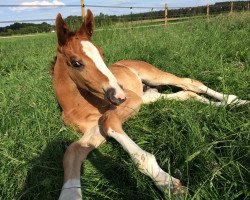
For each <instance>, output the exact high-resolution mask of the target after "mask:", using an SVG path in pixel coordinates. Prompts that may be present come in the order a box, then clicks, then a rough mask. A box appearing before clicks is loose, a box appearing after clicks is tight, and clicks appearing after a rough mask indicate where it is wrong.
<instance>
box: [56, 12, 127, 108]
mask: <svg viewBox="0 0 250 200" xmlns="http://www.w3.org/2000/svg"><path fill="white" fill-rule="evenodd" d="M56 31H57V38H58V45H59V48H58V52H59V53H60V54H61V55H62V57H63V63H62V64H64V65H65V66H66V70H67V72H68V74H69V76H70V78H71V79H72V80H73V81H74V82H75V84H76V85H77V87H79V88H82V89H85V90H88V91H90V92H91V93H93V94H94V95H96V96H97V97H99V98H101V99H106V100H108V101H109V102H110V103H112V104H115V105H119V104H121V103H122V102H123V101H124V100H125V98H126V97H125V93H124V91H123V89H122V86H120V85H119V84H118V82H117V79H116V78H115V76H114V75H113V74H112V73H111V71H110V70H109V69H108V67H107V66H106V64H105V62H104V57H103V54H102V51H101V50H100V49H99V48H98V47H96V46H95V45H94V44H93V43H92V42H91V38H92V35H93V32H94V16H93V14H92V12H91V11H90V10H88V11H87V15H86V16H85V20H84V23H83V24H82V26H81V28H80V29H79V30H78V31H76V32H71V31H70V30H69V28H68V26H67V24H66V23H65V21H64V20H63V19H62V16H61V14H58V15H57V18H56Z"/></svg>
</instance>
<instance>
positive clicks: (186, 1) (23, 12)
mask: <svg viewBox="0 0 250 200" xmlns="http://www.w3.org/2000/svg"><path fill="white" fill-rule="evenodd" d="M165 1H167V3H168V6H169V7H188V6H190V7H192V6H200V5H207V4H208V3H209V4H214V3H215V2H224V1H230V0H154V1H152V0H94V1H93V0H85V5H108V6H128V7H133V6H143V7H144V6H145V7H162V9H163V8H164V4H165ZM80 2H81V1H80V0H11V1H9V0H0V27H4V26H6V25H9V24H10V22H6V21H16V22H21V21H22V20H41V19H55V17H56V15H57V13H59V12H60V13H61V14H62V15H63V17H67V16H69V15H81V8H80V6H79V7H65V6H64V7H55V6H54V7H46V8H44V7H43V8H41V7H35V6H34V7H3V6H2V5H27V4H29V5H80ZM90 9H91V10H92V12H93V13H94V15H98V14H100V12H102V13H104V14H109V15H111V14H115V15H120V14H129V13H130V12H131V11H132V12H134V13H136V12H147V11H149V10H151V9H132V10H131V9H129V8H126V9H125V8H123V9H114V8H90ZM162 9H160V10H162ZM153 10H159V8H158V9H157V8H154V9H153ZM3 22H5V23H3ZM54 22H55V21H54V20H51V21H50V23H52V24H53V23H54ZM12 23H13V22H12ZM39 23H40V22H39Z"/></svg>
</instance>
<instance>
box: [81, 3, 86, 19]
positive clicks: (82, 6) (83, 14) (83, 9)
mask: <svg viewBox="0 0 250 200" xmlns="http://www.w3.org/2000/svg"><path fill="white" fill-rule="evenodd" d="M81 9H82V21H83V22H84V16H85V5H84V0H81Z"/></svg>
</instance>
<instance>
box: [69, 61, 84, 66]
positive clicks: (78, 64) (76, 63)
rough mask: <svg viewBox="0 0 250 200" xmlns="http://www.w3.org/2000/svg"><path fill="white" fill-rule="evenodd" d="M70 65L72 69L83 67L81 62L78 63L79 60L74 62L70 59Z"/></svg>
mask: <svg viewBox="0 0 250 200" xmlns="http://www.w3.org/2000/svg"><path fill="white" fill-rule="evenodd" d="M70 64H71V66H72V67H75V68H79V67H83V66H84V64H83V62H82V61H79V60H76V59H72V60H71V61H70Z"/></svg>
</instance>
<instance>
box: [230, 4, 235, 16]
mask: <svg viewBox="0 0 250 200" xmlns="http://www.w3.org/2000/svg"><path fill="white" fill-rule="evenodd" d="M233 11H234V2H233V1H231V11H230V13H231V14H232V13H233Z"/></svg>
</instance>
